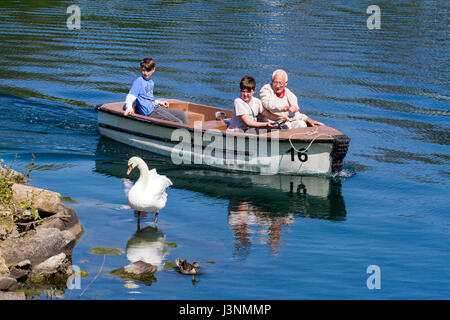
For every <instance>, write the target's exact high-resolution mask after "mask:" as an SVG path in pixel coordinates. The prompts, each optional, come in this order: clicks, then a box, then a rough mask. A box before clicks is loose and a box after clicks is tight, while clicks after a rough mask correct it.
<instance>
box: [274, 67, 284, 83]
mask: <svg viewBox="0 0 450 320" xmlns="http://www.w3.org/2000/svg"><path fill="white" fill-rule="evenodd" d="M277 74H278V75H280V76H282V77H284V79H285V80H284V81H286V82H287V81H288V75H287V73H286V71H284V70H283V69H278V70H275V71H274V72H273V73H272V80H273V78H275V75H277Z"/></svg>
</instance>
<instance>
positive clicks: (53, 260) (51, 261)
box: [33, 252, 66, 273]
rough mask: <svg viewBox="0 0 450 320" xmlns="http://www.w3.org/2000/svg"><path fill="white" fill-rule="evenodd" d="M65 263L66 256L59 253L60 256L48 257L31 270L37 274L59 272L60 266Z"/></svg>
mask: <svg viewBox="0 0 450 320" xmlns="http://www.w3.org/2000/svg"><path fill="white" fill-rule="evenodd" d="M65 262H66V255H65V254H64V252H61V253H60V254H57V255H55V256H53V257H50V258H48V259H47V260H45V261H44V262H41V263H39V264H38V265H36V266H35V267H34V268H33V269H34V271H37V272H46V273H52V272H56V271H57V270H59V269H60V268H61V266H63V265H64V264H65Z"/></svg>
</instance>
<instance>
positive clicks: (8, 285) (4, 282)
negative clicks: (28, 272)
mask: <svg viewBox="0 0 450 320" xmlns="http://www.w3.org/2000/svg"><path fill="white" fill-rule="evenodd" d="M18 287H20V285H19V284H18V283H17V280H16V279H13V278H10V277H0V290H15V289H17V288H18Z"/></svg>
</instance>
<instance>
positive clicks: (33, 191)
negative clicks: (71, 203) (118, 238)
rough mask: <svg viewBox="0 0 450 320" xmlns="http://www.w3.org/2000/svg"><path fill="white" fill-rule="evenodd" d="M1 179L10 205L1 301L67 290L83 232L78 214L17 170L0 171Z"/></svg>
mask: <svg viewBox="0 0 450 320" xmlns="http://www.w3.org/2000/svg"><path fill="white" fill-rule="evenodd" d="M0 179H1V181H2V186H3V188H2V190H1V192H3V193H2V194H1V196H3V197H4V198H8V201H9V202H8V205H5V201H2V203H0V300H10V299H13V300H18V299H25V292H26V291H33V292H34V291H39V292H41V291H46V292H47V291H48V290H50V291H51V290H58V287H59V288H60V290H63V289H64V288H65V287H66V282H67V279H68V278H69V277H70V275H71V268H70V266H71V265H72V262H71V260H72V249H73V247H74V245H75V243H76V241H77V240H78V239H79V237H80V236H81V235H82V233H83V228H82V226H81V224H80V222H79V220H78V217H77V215H76V213H75V211H74V210H73V209H72V208H70V207H67V206H65V205H64V204H62V203H61V195H60V194H59V193H56V192H52V191H49V190H44V189H40V188H36V187H32V186H28V185H26V184H25V183H26V178H25V177H24V176H23V175H22V174H20V173H18V172H16V171H14V170H11V169H5V168H2V167H0ZM5 185H6V186H7V187H8V188H5V187H4V186H5ZM4 189H7V190H6V191H5V190H4ZM8 192H9V194H7V193H8ZM3 200H4V199H3ZM36 288H38V289H36Z"/></svg>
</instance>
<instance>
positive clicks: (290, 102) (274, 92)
mask: <svg viewBox="0 0 450 320" xmlns="http://www.w3.org/2000/svg"><path fill="white" fill-rule="evenodd" d="M287 83H288V75H287V73H286V71H284V70H281V69H278V70H275V71H274V72H273V74H272V83H268V84H266V85H264V86H263V87H262V88H261V90H260V92H259V99H260V100H261V102H262V105H263V107H264V109H267V110H269V111H270V112H272V113H273V114H276V115H279V116H289V117H291V118H292V120H291V122H289V123H288V127H289V128H304V127H307V126H311V127H313V126H323V123H321V122H319V121H316V120H313V119H311V118H309V117H308V116H307V115H305V114H303V113H300V112H299V111H300V108H299V107H298V103H297V97H296V96H295V94H293V93H292V91H291V90H289V89H288V88H286V86H287ZM292 116H293V117H292Z"/></svg>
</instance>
